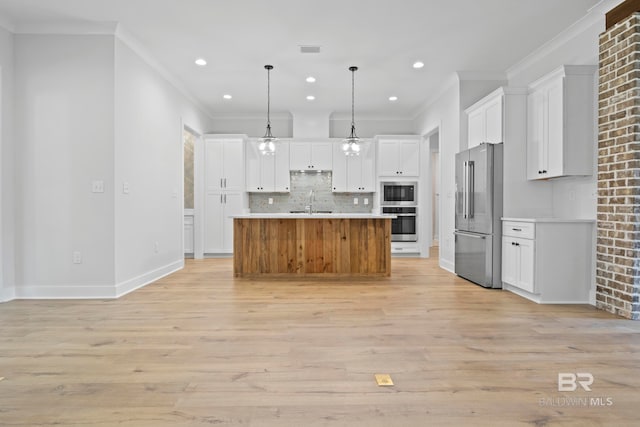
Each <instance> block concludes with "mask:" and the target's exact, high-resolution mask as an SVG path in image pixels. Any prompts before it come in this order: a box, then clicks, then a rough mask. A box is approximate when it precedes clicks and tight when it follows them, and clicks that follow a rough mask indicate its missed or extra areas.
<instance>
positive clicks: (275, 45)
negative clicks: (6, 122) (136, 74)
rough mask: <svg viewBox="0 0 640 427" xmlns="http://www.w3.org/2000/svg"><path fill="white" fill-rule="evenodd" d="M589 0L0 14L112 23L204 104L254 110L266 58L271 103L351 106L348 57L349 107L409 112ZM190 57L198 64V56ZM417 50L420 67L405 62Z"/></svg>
mask: <svg viewBox="0 0 640 427" xmlns="http://www.w3.org/2000/svg"><path fill="white" fill-rule="evenodd" d="M597 2H598V0H562V1H559V0H535V1H532V0H316V1H310V0H268V1H264V0H0V17H1V18H2V19H3V22H4V25H6V26H7V27H8V28H9V29H10V30H12V31H14V32H16V33H21V32H31V31H33V29H34V28H38V27H40V28H46V27H51V26H52V25H58V26H61V25H73V26H76V27H77V26H78V25H85V26H88V25H93V24H95V25H100V24H104V23H118V24H119V25H120V26H122V27H124V29H126V31H127V32H128V33H129V34H130V35H131V36H133V37H134V38H135V39H136V40H137V41H138V42H139V44H140V45H141V46H143V47H144V48H145V49H146V50H147V51H148V53H150V54H151V55H152V56H153V57H154V58H155V59H156V60H157V62H158V63H160V64H161V65H162V66H163V67H164V68H165V69H166V70H167V71H168V72H169V73H170V74H171V75H172V76H173V77H174V78H175V79H176V80H178V81H179V82H181V83H182V86H183V87H184V88H186V90H187V91H188V92H189V93H190V94H191V95H192V96H193V97H195V98H196V99H197V100H199V101H200V103H201V104H202V105H204V106H205V108H206V109H207V110H208V111H209V112H210V113H211V114H212V115H223V116H239V117H241V116H257V115H260V116H261V115H264V114H265V113H266V101H267V99H266V95H267V94H266V92H267V90H266V89H267V88H266V86H267V75H266V71H265V70H264V68H263V67H264V65H265V64H272V65H273V66H274V70H273V71H272V72H271V108H272V112H274V113H285V112H298V111H318V112H327V113H337V114H345V113H346V114H349V113H350V108H351V73H350V71H349V70H348V68H349V66H351V65H356V66H358V67H359V68H360V69H359V70H358V71H357V72H356V74H355V109H356V117H357V116H358V115H366V116H370V117H405V118H407V117H413V116H414V115H415V114H416V112H417V111H418V110H419V108H420V107H421V106H422V105H423V104H424V103H425V102H426V101H427V100H428V99H429V98H430V97H431V96H433V95H434V94H435V93H437V92H438V90H439V89H440V87H441V86H442V84H443V82H445V81H446V80H447V78H449V77H450V76H451V75H452V73H453V72H455V71H483V72H494V71H501V72H504V71H505V70H507V69H508V68H509V67H510V66H512V65H514V64H515V63H517V62H519V61H520V60H522V59H523V58H524V57H525V56H527V54H529V53H530V52H531V51H533V50H534V49H536V48H537V47H539V46H541V45H542V44H544V43H545V42H546V41H548V40H550V39H551V38H553V37H554V36H556V35H557V34H559V33H560V32H561V31H562V30H563V29H565V28H567V27H568V26H569V25H571V24H572V23H573V22H575V21H577V20H578V19H580V18H581V17H582V16H584V15H586V13H587V11H588V9H589V8H591V7H592V6H594V5H595V4H596V3H597ZM300 45H318V46H320V47H321V52H320V53H318V54H310V53H306V54H303V53H300V49H299V47H300ZM198 57H202V58H205V59H206V60H207V61H208V65H207V66H205V67H198V66H196V65H195V64H194V60H195V59H196V58H198ZM417 60H420V61H422V62H424V63H425V66H424V68H422V69H414V68H413V67H412V64H413V63H414V62H415V61H417ZM307 76H314V77H315V78H316V79H317V80H316V82H315V83H313V84H310V83H307V82H305V78H306V77H307ZM224 94H230V95H232V97H233V98H232V99H231V100H225V99H223V95H224ZM307 95H314V96H315V97H316V99H315V100H314V101H307V100H306V96H307ZM390 96H397V97H398V100H397V101H395V102H390V101H389V99H388V98H389V97H390Z"/></svg>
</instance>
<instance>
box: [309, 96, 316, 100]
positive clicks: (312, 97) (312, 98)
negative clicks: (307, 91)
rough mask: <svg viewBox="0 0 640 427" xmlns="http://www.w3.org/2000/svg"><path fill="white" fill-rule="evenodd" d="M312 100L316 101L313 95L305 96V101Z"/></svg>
mask: <svg viewBox="0 0 640 427" xmlns="http://www.w3.org/2000/svg"><path fill="white" fill-rule="evenodd" d="M314 99H316V97H315V96H313V95H307V101H313V100H314Z"/></svg>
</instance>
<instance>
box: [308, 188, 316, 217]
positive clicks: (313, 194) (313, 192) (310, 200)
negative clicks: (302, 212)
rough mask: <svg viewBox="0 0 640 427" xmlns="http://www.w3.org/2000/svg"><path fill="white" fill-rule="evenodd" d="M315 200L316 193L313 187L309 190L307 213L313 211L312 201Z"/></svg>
mask: <svg viewBox="0 0 640 427" xmlns="http://www.w3.org/2000/svg"><path fill="white" fill-rule="evenodd" d="M315 200H316V193H315V191H313V189H311V191H309V206H307V209H308V210H309V215H311V214H312V213H313V202H315Z"/></svg>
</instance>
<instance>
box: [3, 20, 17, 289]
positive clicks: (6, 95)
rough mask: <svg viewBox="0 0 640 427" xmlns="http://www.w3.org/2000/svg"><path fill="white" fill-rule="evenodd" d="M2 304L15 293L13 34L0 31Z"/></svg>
mask: <svg viewBox="0 0 640 427" xmlns="http://www.w3.org/2000/svg"><path fill="white" fill-rule="evenodd" d="M0 97H1V101H0V102H1V103H0V242H1V243H0V302H2V301H7V300H10V299H12V298H13V297H14V295H15V289H14V267H13V265H14V232H15V226H14V223H13V220H14V211H13V209H14V206H15V201H14V198H13V197H14V189H13V184H14V177H13V173H14V144H13V132H12V129H13V34H11V33H10V32H9V31H7V30H5V29H4V28H1V27H0Z"/></svg>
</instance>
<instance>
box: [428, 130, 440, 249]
mask: <svg viewBox="0 0 640 427" xmlns="http://www.w3.org/2000/svg"><path fill="white" fill-rule="evenodd" d="M429 170H430V172H431V176H430V177H429V178H430V181H431V186H430V188H429V199H430V202H431V203H430V204H431V224H430V225H431V242H430V248H429V256H431V257H439V255H440V132H439V128H438V129H436V130H435V131H434V132H433V133H432V134H431V135H429Z"/></svg>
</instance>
